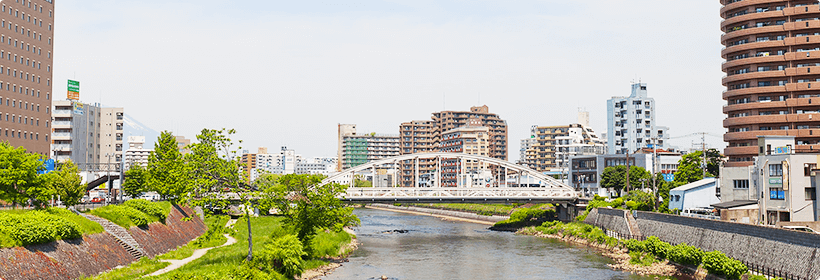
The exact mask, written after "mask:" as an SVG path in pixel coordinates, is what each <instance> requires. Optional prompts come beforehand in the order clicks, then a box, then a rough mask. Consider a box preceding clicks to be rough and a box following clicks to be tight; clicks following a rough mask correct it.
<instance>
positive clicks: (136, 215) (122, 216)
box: [89, 201, 172, 229]
mask: <svg viewBox="0 0 820 280" xmlns="http://www.w3.org/2000/svg"><path fill="white" fill-rule="evenodd" d="M151 203H152V204H154V205H157V206H159V207H160V208H162V210H163V211H164V212H165V216H168V215H170V213H171V207H172V206H171V203H170V202H168V201H159V202H151ZM89 214H91V215H94V216H97V217H100V218H103V219H106V220H109V221H111V222H112V223H115V224H117V225H119V226H121V227H124V228H126V229H127V228H131V227H133V226H143V225H147V224H150V223H156V222H163V223H164V222H165V221H164V219H163V218H162V217H158V216H156V215H150V214H148V213H145V212H142V211H140V210H138V209H136V208H132V207H129V206H126V205H125V204H123V205H108V206H103V207H100V208H96V209H93V210H91V211H90V212H89Z"/></svg>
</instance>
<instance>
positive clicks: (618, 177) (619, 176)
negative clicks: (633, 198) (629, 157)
mask: <svg viewBox="0 0 820 280" xmlns="http://www.w3.org/2000/svg"><path fill="white" fill-rule="evenodd" d="M651 178H652V177H651V175H650V174H649V172H648V171H646V169H644V168H643V167H640V166H630V167H629V183H630V185H631V186H632V188H631V189H630V191H632V190H635V189H638V188H640V187H641V186H644V187H651V181H650V180H649V179H651ZM601 187H602V188H608V189H613V190H615V192H616V193H619V194H620V193H621V191H622V190H623V189H624V188H626V166H625V165H617V166H608V167H606V168H604V172H603V173H602V174H601Z"/></svg>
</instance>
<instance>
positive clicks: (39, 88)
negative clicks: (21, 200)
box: [0, 0, 54, 155]
mask: <svg viewBox="0 0 820 280" xmlns="http://www.w3.org/2000/svg"><path fill="white" fill-rule="evenodd" d="M53 38H54V3H53V1H51V0H44V1H43V0H40V1H18V0H15V1H2V2H0V66H2V67H0V103H2V104H0V117H2V119H0V142H9V143H10V144H11V145H12V146H15V147H19V146H23V147H25V148H26V149H27V150H28V151H29V152H33V153H37V154H42V155H49V154H50V146H51V138H50V137H49V135H51V128H50V127H49V123H51V110H50V107H51V99H52V97H53V96H52V90H51V83H52V82H53V81H52V77H51V73H52V71H53V69H52V65H53V63H52V61H53V57H54V54H53V44H54V41H53V40H54V39H53Z"/></svg>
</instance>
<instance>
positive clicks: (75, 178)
mask: <svg viewBox="0 0 820 280" xmlns="http://www.w3.org/2000/svg"><path fill="white" fill-rule="evenodd" d="M45 176H46V178H47V179H46V180H47V181H48V182H49V188H50V189H51V193H52V195H55V196H58V195H59V198H60V200H61V201H62V202H63V204H65V205H68V206H73V205H77V204H79V203H80V199H82V197H83V195H85V191H86V185H85V184H83V183H82V182H83V177H82V176H80V169H79V168H77V165H74V163H73V162H71V161H70V160H69V161H66V162H64V163H62V164H59V165H58V166H57V169H56V170H54V171H52V172H49V173H48V174H47V175H45ZM55 199H56V197H55Z"/></svg>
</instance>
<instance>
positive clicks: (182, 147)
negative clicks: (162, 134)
mask: <svg viewBox="0 0 820 280" xmlns="http://www.w3.org/2000/svg"><path fill="white" fill-rule="evenodd" d="M174 139H176V141H177V148H178V149H179V152H180V153H182V154H183V155H185V154H188V153H190V152H191V150H190V149H188V145H191V139H187V138H185V136H174Z"/></svg>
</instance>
